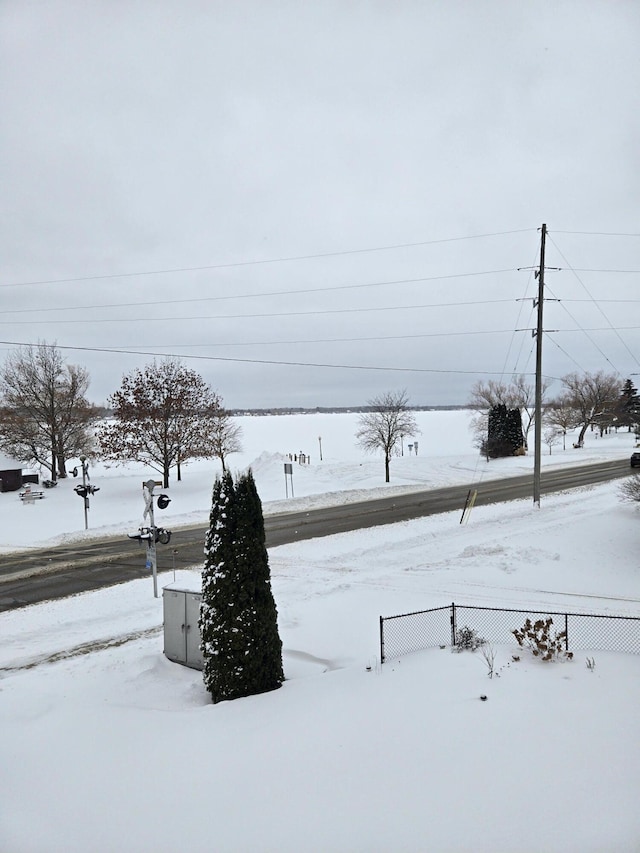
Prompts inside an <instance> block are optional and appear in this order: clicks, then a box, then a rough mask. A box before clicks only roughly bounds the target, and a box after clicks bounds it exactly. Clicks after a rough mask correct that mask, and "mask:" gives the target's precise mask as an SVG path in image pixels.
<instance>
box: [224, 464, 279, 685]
mask: <svg viewBox="0 0 640 853" xmlns="http://www.w3.org/2000/svg"><path fill="white" fill-rule="evenodd" d="M236 501H237V507H238V513H237V519H238V526H237V530H236V548H237V560H238V571H239V575H240V576H241V577H242V578H243V579H244V587H245V589H246V595H247V598H248V606H247V607H246V610H245V615H246V618H245V620H244V632H245V637H246V648H247V649H248V650H249V653H248V654H246V660H245V677H246V680H247V683H248V684H249V685H251V693H252V694H254V693H264V692H266V691H268V690H275V689H276V688H278V687H280V685H281V684H282V682H283V681H284V672H283V670H282V642H281V640H280V635H279V634H278V611H277V609H276V604H275V601H274V598H273V593H272V591H271V573H270V570H269V555H268V553H267V547H266V537H265V532H264V516H263V514H262V503H261V501H260V497H259V495H258V490H257V488H256V484H255V480H254V479H253V473H252V472H251V470H249V471H248V472H247V473H246V474H244V475H242V476H241V477H240V479H239V480H238V482H237V483H236Z"/></svg>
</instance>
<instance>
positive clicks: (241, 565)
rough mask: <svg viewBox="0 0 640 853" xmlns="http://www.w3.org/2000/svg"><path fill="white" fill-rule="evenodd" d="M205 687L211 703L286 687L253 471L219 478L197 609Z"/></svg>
mask: <svg viewBox="0 0 640 853" xmlns="http://www.w3.org/2000/svg"><path fill="white" fill-rule="evenodd" d="M200 633H201V648H202V653H203V658H204V667H203V678H204V683H205V687H206V688H207V690H208V691H209V693H210V694H211V697H212V699H213V701H214V702H221V701H222V700H224V699H237V698H239V697H241V696H252V695H254V694H257V693H264V692H266V691H268V690H275V689H276V688H278V687H280V685H281V684H282V682H283V681H284V673H283V669H282V643H281V641H280V637H279V635H278V627H277V610H276V606H275V602H274V599H273V595H272V592H271V579H270V572H269V561H268V555H267V550H266V545H265V532H264V518H263V515H262V505H261V503H260V498H259V497H258V493H257V490H256V487H255V482H254V480H253V476H252V474H251V472H249V473H248V474H245V475H243V476H242V477H241V478H240V479H239V480H238V482H237V483H234V481H233V478H232V476H231V474H229V473H225V474H224V475H223V477H222V480H220V479H216V482H215V484H214V487H213V498H212V507H211V514H210V518H209V531H208V533H207V537H206V541H205V566H204V570H203V573H202V604H201V609H200Z"/></svg>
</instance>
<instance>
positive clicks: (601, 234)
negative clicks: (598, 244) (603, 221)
mask: <svg viewBox="0 0 640 853" xmlns="http://www.w3.org/2000/svg"><path fill="white" fill-rule="evenodd" d="M552 233H553V234H583V235H585V236H587V237H640V234H624V233H619V232H615V231H613V232H612V231H558V230H557V229H556V228H554V229H553V232H552Z"/></svg>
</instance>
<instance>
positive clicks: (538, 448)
mask: <svg viewBox="0 0 640 853" xmlns="http://www.w3.org/2000/svg"><path fill="white" fill-rule="evenodd" d="M546 240H547V226H546V225H545V224H544V223H543V225H542V238H541V240H540V269H539V270H538V272H537V276H538V325H537V328H536V401H535V417H534V424H535V438H534V459H533V502H534V503H535V504H538V506H540V465H541V458H542V308H543V305H544V251H545V243H546Z"/></svg>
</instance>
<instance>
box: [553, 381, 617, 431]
mask: <svg viewBox="0 0 640 853" xmlns="http://www.w3.org/2000/svg"><path fill="white" fill-rule="evenodd" d="M562 384H563V385H564V387H565V389H566V400H567V402H568V404H569V405H570V406H571V407H572V408H573V409H575V411H576V412H577V413H578V424H577V425H579V426H580V433H579V435H578V441H577V444H578V446H579V447H581V446H582V444H583V442H584V436H585V433H586V431H587V428H588V427H589V425H590V424H597V423H598V421H601V422H603V423H604V422H605V421H606V419H607V418H609V416H610V414H611V413H612V412H613V411H614V410H615V407H616V405H617V402H618V398H619V396H620V382H619V380H618V379H617V377H616V376H614V375H613V374H610V373H604V372H603V371H601V370H600V371H598V372H597V373H582V374H580V373H569V374H568V375H567V376H563V377H562Z"/></svg>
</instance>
